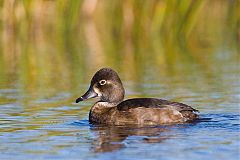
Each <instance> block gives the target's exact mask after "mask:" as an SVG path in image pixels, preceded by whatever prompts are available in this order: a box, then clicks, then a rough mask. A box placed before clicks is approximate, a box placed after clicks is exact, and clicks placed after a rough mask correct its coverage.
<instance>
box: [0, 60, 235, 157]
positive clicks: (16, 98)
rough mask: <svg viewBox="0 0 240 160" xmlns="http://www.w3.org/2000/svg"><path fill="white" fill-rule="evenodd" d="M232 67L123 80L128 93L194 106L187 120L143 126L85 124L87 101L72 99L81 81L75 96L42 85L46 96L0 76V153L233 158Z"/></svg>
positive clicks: (82, 89)
mask: <svg viewBox="0 0 240 160" xmlns="http://www.w3.org/2000/svg"><path fill="white" fill-rule="evenodd" d="M234 66H235V67H234ZM237 66H238V65H237ZM225 67H226V66H225ZM228 67H230V64H229V66H228ZM221 71H222V70H221ZM237 71H238V67H236V63H233V67H232V70H231V72H222V73H220V72H219V73H218V76H216V77H214V76H210V77H209V76H206V75H207V74H206V75H205V76H206V77H201V80H200V81H197V82H192V79H195V78H196V75H195V74H191V75H190V74H189V75H186V77H185V79H184V80H181V79H182V78H181V77H182V76H180V75H175V76H172V77H171V76H170V77H171V78H170V79H169V77H168V78H166V77H160V78H159V76H158V75H156V74H154V72H152V71H151V70H149V72H148V74H147V75H146V76H147V77H148V78H146V80H143V81H142V82H137V81H136V82H130V81H124V84H125V88H126V91H127V92H126V93H127V95H126V97H128V98H129V97H162V98H166V99H170V100H176V101H181V102H184V103H187V104H190V105H192V106H194V107H195V108H196V109H198V110H200V117H201V119H200V120H198V121H197V122H194V123H189V124H178V125H161V126H148V127H137V126H116V127H113V126H112V127H109V126H104V125H103V126H94V125H90V124H89V123H88V112H89V109H90V106H91V105H92V104H93V103H94V100H90V101H86V102H83V103H81V104H75V103H74V100H75V98H77V97H78V96H79V95H80V94H82V93H83V92H84V91H85V89H87V86H88V81H87V80H86V82H85V84H84V85H81V87H80V88H77V90H78V89H80V90H78V91H77V92H78V95H76V94H75V93H74V92H71V91H68V92H66V91H65V92H63V91H62V92H60V91H59V90H54V91H53V89H51V88H45V89H44V93H48V94H49V95H48V94H47V96H39V95H38V94H37V93H35V91H33V92H31V94H30V93H24V92H23V90H22V89H21V87H20V86H18V85H16V83H9V82H1V89H0V99H1V104H0V110H1V112H0V122H1V123H0V141H1V145H0V159H104V160H106V159H139V160H141V159H167V160H168V159H169V160H172V159H199V160H200V159H205V158H209V159H212V160H214V159H216V160H217V159H239V158H240V143H239V142H240V141H239V140H240V134H239V129H240V126H239V125H240V123H239V122H240V114H239V96H240V95H239V87H240V85H239V81H237V80H238V78H239V77H238V76H237V75H238V74H236V73H238V72H237ZM203 75H204V74H203ZM204 78H205V80H207V83H205V82H203V79H204ZM146 81H149V82H150V83H146ZM219 81H220V82H221V83H219ZM196 83H200V84H201V85H196ZM50 93H51V94H50Z"/></svg>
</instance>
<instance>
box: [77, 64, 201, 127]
mask: <svg viewBox="0 0 240 160" xmlns="http://www.w3.org/2000/svg"><path fill="white" fill-rule="evenodd" d="M124 93H125V92H124V88H123V85H122V82H121V80H120V78H119V76H118V74H117V73H116V72H115V71H114V70H112V69H110V68H102V69H100V70H99V71H97V72H96V73H95V75H94V76H93V78H92V80H91V84H90V87H89V89H88V91H87V92H86V93H85V94H84V95H83V96H81V97H79V98H78V99H77V100H76V103H78V102H80V101H84V100H87V99H89V98H94V97H99V98H100V100H99V101H98V102H96V103H95V104H94V105H93V106H92V108H91V110H90V113H89V121H90V123H92V124H111V125H127V124H140V125H156V124H169V123H170V124H171V123H184V122H189V121H193V120H195V119H197V118H198V115H197V114H196V113H195V112H198V111H197V110H196V109H194V108H192V107H191V106H188V105H186V104H183V103H178V102H171V101H167V100H163V99H157V98H134V99H128V100H125V101H123V99H124Z"/></svg>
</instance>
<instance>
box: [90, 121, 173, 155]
mask: <svg viewBox="0 0 240 160" xmlns="http://www.w3.org/2000/svg"><path fill="white" fill-rule="evenodd" d="M170 128H171V126H157V127H156V126H146V127H136V126H101V125H94V126H92V127H91V130H92V131H94V132H95V133H96V134H97V135H96V136H97V138H96V141H94V142H93V150H94V152H111V151H116V150H119V149H121V148H124V147H126V145H125V143H124V140H126V139H127V138H128V137H131V136H140V138H141V139H140V141H142V142H143V143H161V142H162V141H164V140H166V139H169V138H171V136H170V135H166V134H164V133H165V132H169V131H170ZM137 140H139V138H137Z"/></svg>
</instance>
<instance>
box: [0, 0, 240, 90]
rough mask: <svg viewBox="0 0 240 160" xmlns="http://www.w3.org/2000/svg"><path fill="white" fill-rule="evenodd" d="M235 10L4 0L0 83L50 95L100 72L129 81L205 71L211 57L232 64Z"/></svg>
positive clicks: (239, 33)
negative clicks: (148, 75) (116, 74)
mask: <svg viewBox="0 0 240 160" xmlns="http://www.w3.org/2000/svg"><path fill="white" fill-rule="evenodd" d="M239 10H240V3H239V0H211V1H210V0H209V1H208V0H181V1H180V0H145V1H144V0H123V1H122V0H114V1H113V0H104V1H100V0H81V1H80V0H79V1H78V0H57V1H54V0H35V1H34V0H3V1H0V12H1V18H0V37H1V38H0V41H1V43H0V78H1V80H0V81H1V83H2V84H5V83H6V82H8V83H9V84H10V85H19V86H20V88H23V89H24V91H25V92H26V94H27V93H28V92H30V93H32V94H37V93H42V94H51V92H48V93H45V92H44V90H45V89H46V88H47V89H49V88H53V89H54V88H58V89H60V90H63V91H64V90H75V88H79V87H78V86H79V84H81V83H83V82H87V81H89V79H90V77H91V76H92V74H93V72H94V71H96V70H97V69H99V68H100V67H103V66H110V67H113V68H115V69H116V70H117V71H118V72H120V73H121V76H122V77H123V79H124V80H128V81H141V80H142V79H144V76H143V75H144V74H146V73H151V72H154V74H156V75H159V76H173V75H175V74H185V73H183V71H184V70H187V71H188V73H192V72H193V69H192V68H193V66H194V65H196V64H197V65H199V66H201V69H202V70H207V71H208V70H209V72H211V71H214V69H212V68H215V67H217V66H218V65H221V62H219V63H217V62H216V61H217V60H216V57H218V55H220V56H222V55H223V56H224V55H228V56H227V57H230V58H229V59H230V60H229V61H230V62H231V61H236V59H238V58H239V54H238V53H239V41H240V38H239V37H240V29H239V28H240V27H239V25H240V18H239V17H240V14H239V13H240V12H239ZM223 52H224V54H222V53H223ZM221 54H222V55H221ZM182 68H184V69H182ZM76 86H77V87H76Z"/></svg>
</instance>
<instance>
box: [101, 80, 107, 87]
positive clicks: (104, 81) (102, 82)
mask: <svg viewBox="0 0 240 160" xmlns="http://www.w3.org/2000/svg"><path fill="white" fill-rule="evenodd" d="M106 83H107V81H106V80H104V79H103V80H101V81H99V84H100V85H102V86H103V85H105V84H106Z"/></svg>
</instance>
